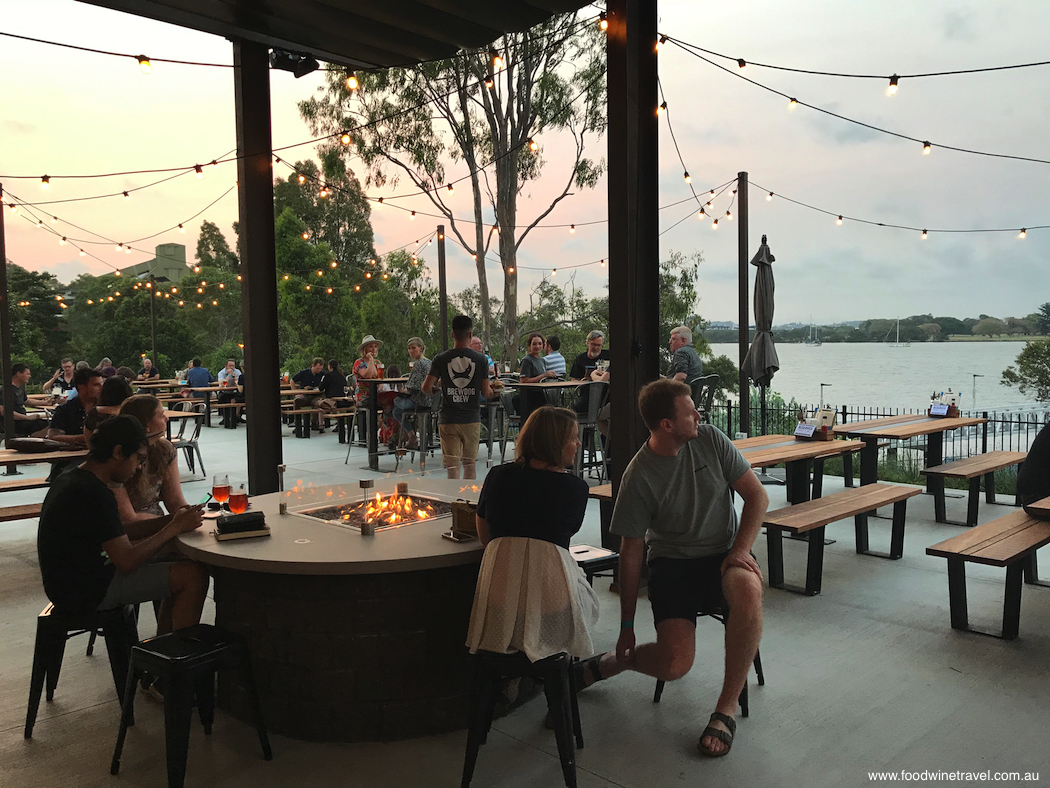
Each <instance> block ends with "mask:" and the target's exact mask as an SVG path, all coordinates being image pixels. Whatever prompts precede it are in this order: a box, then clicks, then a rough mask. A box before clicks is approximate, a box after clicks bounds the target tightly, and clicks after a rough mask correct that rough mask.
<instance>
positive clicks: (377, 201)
mask: <svg viewBox="0 0 1050 788" xmlns="http://www.w3.org/2000/svg"><path fill="white" fill-rule="evenodd" d="M382 204H383V198H382V197H380V198H379V199H378V200H376V205H382Z"/></svg>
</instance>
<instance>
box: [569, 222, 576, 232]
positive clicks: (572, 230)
mask: <svg viewBox="0 0 1050 788" xmlns="http://www.w3.org/2000/svg"><path fill="white" fill-rule="evenodd" d="M569 232H570V233H575V232H576V225H575V224H570V225H569Z"/></svg>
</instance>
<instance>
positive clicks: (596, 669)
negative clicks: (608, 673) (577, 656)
mask: <svg viewBox="0 0 1050 788" xmlns="http://www.w3.org/2000/svg"><path fill="white" fill-rule="evenodd" d="M604 656H605V652H602V653H601V654H595V655H594V656H593V657H588V658H587V659H581V660H579V661H578V662H575V663H573V666H572V670H573V675H574V676H575V678H576V691H577V692H580V691H581V690H585V689H587V688H588V687H590V686H592V685H594V684H597V683H598V682H599V681H605V676H603V675H602V671H601V668H600V666H599V665H600V663H601V661H602V657H604ZM587 670H589V671H590V672H591V677H592V678H593V679H594V681H592V682H591V683H590V684H588V683H586V674H585V671H587Z"/></svg>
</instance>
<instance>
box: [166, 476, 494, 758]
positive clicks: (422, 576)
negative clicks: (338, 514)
mask: <svg viewBox="0 0 1050 788" xmlns="http://www.w3.org/2000/svg"><path fill="white" fill-rule="evenodd" d="M393 491H394V482H393V481H390V482H386V481H383V480H377V481H376V486H375V487H374V488H373V489H372V490H370V494H371V496H373V497H374V495H375V494H376V492H380V493H382V494H383V495H387V494H389V493H391V492H393ZM479 492H480V487H476V486H475V485H474V483H473V482H469V481H466V482H464V481H454V480H446V479H415V480H413V481H412V482H411V488H410V489H409V495H411V496H413V497H414V498H415V497H417V496H418V497H429V498H435V499H437V500H441V501H446V502H451V501H454V500H457V499H465V500H469V501H471V502H476V501H477V496H478V493H479ZM361 497H362V493H361V490H360V488H359V487H358V486H357V485H356V484H347V485H340V486H334V487H310V488H306V489H296V490H293V491H291V492H283V493H271V494H269V495H260V496H256V497H253V498H252V499H251V509H250V511H261V512H263V513H265V515H266V524H267V525H268V526H269V528H270V531H271V535H270V536H269V537H260V538H251V539H235V540H231V541H218V540H217V539H216V538H215V535H214V533H213V530H214V528H213V525H212V524H211V523H212V521H209V520H205V524H204V525H203V526H202V527H201V528H200V529H199V530H197V531H195V532H193V533H189V534H183V535H181V536H180V537H179V547H180V550H181V551H182V552H183V553H184V554H185V555H186V556H188V557H189V558H192V559H194V560H196V561H200V562H202V563H205V564H208V565H209V567H210V569H211V572H212V576H213V577H214V581H215V587H214V594H215V623H216V624H217V625H218V626H220V627H222V628H224V629H229V630H231V631H234V632H239V633H241V634H243V635H244V636H246V637H247V638H248V642H249V645H250V648H251V657H252V667H253V669H254V673H255V678H256V682H257V684H258V688H259V695H260V699H261V701H262V707H263V714H264V715H265V719H266V725H267V727H268V728H269V729H270V730H272V731H275V732H277V733H281V734H284V735H287V736H291V737H293V738H297V739H306V740H310V741H347V742H350V741H370V740H371V741H375V740H391V739H404V738H410V737H414V736H423V735H428V734H434V733H441V732H444V731H449V730H455V729H459V728H465V727H466V725H467V712H468V709H469V704H470V678H471V672H470V662H469V655H468V652H467V649H466V646H465V645H464V644H465V642H466V637H467V626H468V623H469V619H470V609H471V605H472V603H473V600H474V587H475V585H476V582H477V577H478V568H479V565H480V563H481V556H482V553H483V548H482V546H481V543H480V542H478V541H476V540H475V541H472V542H467V543H462V544H458V543H456V542H453V541H450V540H448V539H443V538H442V537H441V533H442V531H447V530H448V529H449V527H450V525H451V523H452V520H451V517H448V516H443V517H437V518H434V519H431V520H426V521H423V522H418V523H412V524H407V525H403V526H399V527H394V528H387V529H384V530H381V531H378V532H377V533H376V534H375V535H374V536H362V535H360V533H359V532H358V531H357V530H355V529H351V528H348V527H341V526H337V525H333V524H330V523H326V522H324V521H322V520H318V519H315V518H312V517H310V516H309V515H308V514H307V513H305V510H308V509H313V508H320V507H330V506H332V505H334V504H338V503H339V501H340V499H347V500H351V501H358V500H361ZM281 503H284V504H286V506H287V514H280V512H279V509H280V504H281ZM219 704H220V706H221V707H222V708H223V709H225V710H227V711H229V712H230V713H232V714H233V715H234V716H236V717H238V718H240V719H242V720H244V721H246V722H247V721H251V719H252V716H251V711H250V708H249V706H248V699H247V694H246V692H245V690H244V687H243V686H242V685H241V683H240V679H239V677H238V676H235V675H224V674H220V682H219Z"/></svg>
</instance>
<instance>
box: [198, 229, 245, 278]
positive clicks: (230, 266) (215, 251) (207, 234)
mask: <svg viewBox="0 0 1050 788" xmlns="http://www.w3.org/2000/svg"><path fill="white" fill-rule="evenodd" d="M193 259H195V260H196V261H197V265H199V266H201V267H202V268H216V269H218V270H220V271H222V272H224V273H228V274H236V273H237V272H238V271H239V270H240V261H238V260H237V255H236V254H234V252H233V251H232V250H231V249H230V245H229V243H227V241H226V236H225V235H223V234H222V231H221V230H220V229H219V226H218V225H217V224H213V223H212V222H209V221H205V222H203V223H202V224H201V234H200V236H199V237H198V238H197V252H196V254H195V255H194V256H193Z"/></svg>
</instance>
